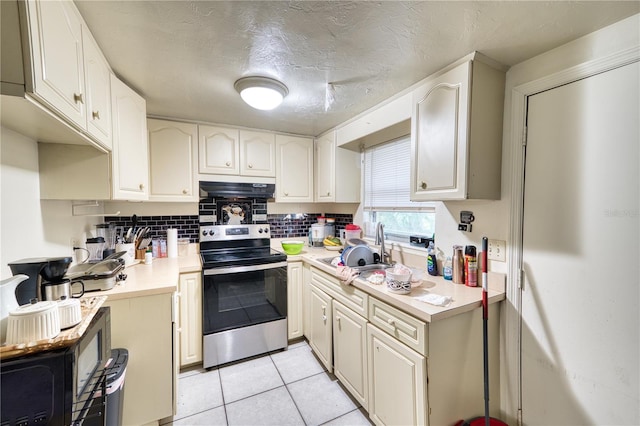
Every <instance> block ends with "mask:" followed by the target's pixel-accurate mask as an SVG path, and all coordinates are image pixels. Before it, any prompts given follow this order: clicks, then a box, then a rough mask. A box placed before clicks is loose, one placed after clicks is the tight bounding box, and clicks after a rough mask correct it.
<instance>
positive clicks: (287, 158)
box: [276, 135, 313, 203]
mask: <svg viewBox="0 0 640 426" xmlns="http://www.w3.org/2000/svg"><path fill="white" fill-rule="evenodd" d="M276 202H280V203H300V202H302V203H305V202H306V203H310V202H313V139H309V138H303V137H297V136H286V135H276Z"/></svg>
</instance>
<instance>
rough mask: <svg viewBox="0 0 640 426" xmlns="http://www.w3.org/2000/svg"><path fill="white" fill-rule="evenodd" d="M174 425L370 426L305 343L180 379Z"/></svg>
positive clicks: (191, 372) (193, 371)
mask: <svg viewBox="0 0 640 426" xmlns="http://www.w3.org/2000/svg"><path fill="white" fill-rule="evenodd" d="M169 425H176V426H177V425H232V426H235V425H238V426H240V425H242V426H254V425H306V426H312V425H313V426H315V425H350V426H359V425H367V426H368V425H371V422H370V421H369V419H368V417H367V414H366V412H365V411H364V410H363V409H362V408H361V407H360V406H359V405H358V404H357V403H356V402H355V401H354V400H353V399H352V398H351V397H350V396H349V395H348V393H347V392H346V391H345V390H344V389H343V388H342V387H341V386H340V384H339V383H338V381H337V379H336V378H335V376H333V375H331V374H329V373H327V372H326V370H325V369H324V368H323V366H322V365H321V364H320V362H318V360H317V359H316V357H315V356H314V355H313V353H312V352H311V348H310V347H309V345H308V344H307V342H306V341H300V342H297V343H295V344H292V345H289V349H288V350H286V351H278V352H273V353H271V354H266V355H264V356H261V357H256V358H251V359H249V360H247V361H244V362H239V363H235V364H230V365H227V366H223V367H221V368H216V369H213V370H211V371H207V370H205V369H202V368H200V369H194V370H190V371H186V372H183V373H181V374H180V375H179V377H178V409H177V414H176V416H175V417H174V418H173V423H169Z"/></svg>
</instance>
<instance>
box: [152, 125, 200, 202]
mask: <svg viewBox="0 0 640 426" xmlns="http://www.w3.org/2000/svg"><path fill="white" fill-rule="evenodd" d="M147 130H148V132H149V185H150V186H149V201H174V202H183V201H184V202H197V201H198V200H199V197H200V193H199V191H198V178H197V168H198V126H197V125H196V124H191V123H179V122H177V121H168V120H155V119H149V120H147Z"/></svg>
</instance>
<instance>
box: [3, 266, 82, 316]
mask: <svg viewBox="0 0 640 426" xmlns="http://www.w3.org/2000/svg"><path fill="white" fill-rule="evenodd" d="M71 261H72V258H71V257H49V258H47V257H36V258H29V259H21V260H16V261H15V262H10V263H9V268H11V273H12V274H13V275H19V274H24V275H26V276H28V277H29V279H28V280H25V281H24V282H22V283H20V284H18V287H17V288H16V291H15V294H16V300H17V301H18V304H19V305H26V304H27V303H30V302H31V300H32V299H38V300H45V299H44V296H45V295H46V294H45V293H43V288H42V285H43V283H46V284H48V285H51V283H56V284H62V282H63V281H64V280H65V279H66V278H64V275H65V273H66V272H67V269H69V266H70V265H71Z"/></svg>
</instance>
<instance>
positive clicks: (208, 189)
mask: <svg viewBox="0 0 640 426" xmlns="http://www.w3.org/2000/svg"><path fill="white" fill-rule="evenodd" d="M275 193H276V185H275V184H273V183H247V182H202V181H201V182H200V198H201V199H202V198H258V199H265V200H266V199H270V198H275Z"/></svg>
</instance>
